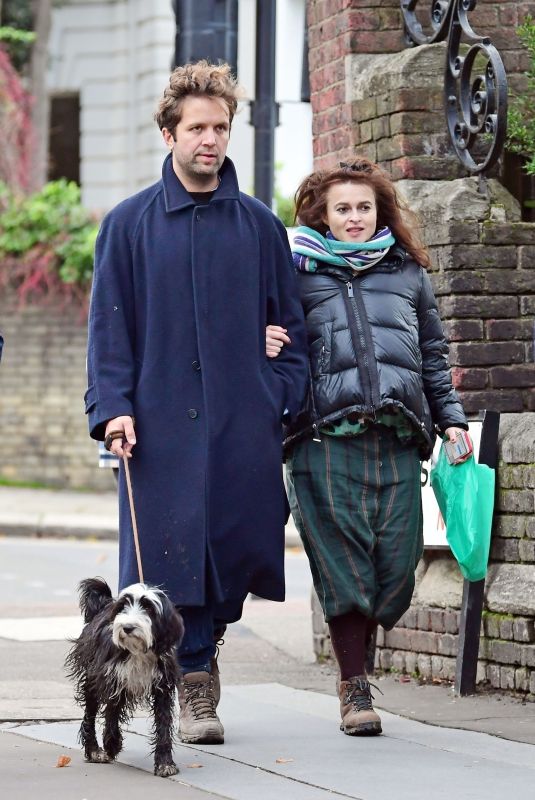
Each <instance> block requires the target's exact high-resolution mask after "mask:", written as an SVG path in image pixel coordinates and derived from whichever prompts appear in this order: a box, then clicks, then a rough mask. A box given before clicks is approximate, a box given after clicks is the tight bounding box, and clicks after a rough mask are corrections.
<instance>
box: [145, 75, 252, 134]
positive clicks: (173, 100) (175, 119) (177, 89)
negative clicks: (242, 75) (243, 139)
mask: <svg viewBox="0 0 535 800" xmlns="http://www.w3.org/2000/svg"><path fill="white" fill-rule="evenodd" d="M242 95H243V90H242V89H241V87H240V86H239V85H238V82H237V81H236V78H234V76H233V75H232V72H231V68H230V66H229V65H228V64H210V62H209V61H206V60H202V61H197V62H196V63H195V64H184V65H183V66H181V67H177V68H176V69H174V70H173V72H172V73H171V75H170V77H169V85H168V86H167V87H166V88H165V90H164V93H163V97H162V99H161V100H160V102H159V104H158V108H157V109H156V113H155V114H154V119H155V120H156V123H157V124H158V127H159V128H160V130H162V129H163V128H167V130H169V131H171V133H174V130H175V128H176V126H177V125H178V123H179V122H180V119H181V117H182V104H183V102H184V99H185V98H186V97H192V96H193V97H220V98H221V99H222V100H224V101H225V103H226V104H227V107H228V112H229V121H230V123H231V124H232V119H233V117H234V114H235V113H236V109H237V107H238V100H239V99H240V98H241V97H242Z"/></svg>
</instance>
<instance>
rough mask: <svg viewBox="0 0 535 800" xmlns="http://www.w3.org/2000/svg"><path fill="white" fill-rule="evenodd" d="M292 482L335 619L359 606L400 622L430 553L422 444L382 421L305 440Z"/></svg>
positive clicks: (299, 523)
mask: <svg viewBox="0 0 535 800" xmlns="http://www.w3.org/2000/svg"><path fill="white" fill-rule="evenodd" d="M286 481H287V488H288V499H289V502H290V508H291V510H292V515H293V518H294V521H295V524H296V527H297V529H298V531H299V534H300V536H301V538H302V540H303V545H304V548H305V551H306V553H307V556H308V558H309V561H310V567H311V570H312V578H313V581H314V587H315V589H316V592H317V595H318V598H319V601H320V603H321V606H322V608H323V612H324V614H325V619H326V620H327V622H328V621H329V620H330V619H332V618H333V617H337V616H339V615H340V614H345V613H347V612H348V611H355V610H357V611H360V612H361V613H362V614H364V615H365V616H366V617H369V618H373V619H375V620H377V621H378V622H379V623H380V624H381V625H382V626H383V627H384V628H386V629H390V628H392V627H393V626H394V625H395V623H396V622H397V621H398V619H399V618H400V617H401V616H402V615H403V614H404V612H405V611H406V610H407V608H408V607H409V605H410V602H411V598H412V594H413V591H414V570H415V569H416V565H417V564H418V561H419V560H420V558H421V555H422V552H423V532H422V500H421V489H420V458H419V455H418V450H417V448H416V447H415V446H413V445H412V444H401V443H400V442H399V440H398V439H397V437H396V435H395V433H394V432H393V431H391V430H389V429H387V428H382V427H379V426H377V427H374V428H371V429H369V430H367V431H366V432H365V433H362V434H360V435H359V436H353V437H342V436H339V437H336V436H325V435H324V436H322V438H321V441H320V442H317V441H313V440H312V439H305V440H302V441H299V442H297V443H296V444H295V445H294V447H293V448H292V450H291V452H290V454H289V456H288V458H287V462H286Z"/></svg>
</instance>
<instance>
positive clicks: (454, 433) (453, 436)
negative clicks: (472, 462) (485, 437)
mask: <svg viewBox="0 0 535 800" xmlns="http://www.w3.org/2000/svg"><path fill="white" fill-rule="evenodd" d="M444 433H445V434H446V436H447V437H448V440H449V441H450V442H451V443H452V444H455V442H456V441H457V439H458V438H460V437H461V436H465V437H466V438H467V439H468V442H469V443H470V451H469V452H468V453H466V455H464V456H462V458H458V459H457V460H456V461H455V463H456V464H462V463H463V462H464V461H468V459H469V458H470V457H471V456H472V455H473V452H474V445H473V443H472V439H471V438H470V434H469V433H468V431H465V430H463V429H461V428H446V430H445V431H444Z"/></svg>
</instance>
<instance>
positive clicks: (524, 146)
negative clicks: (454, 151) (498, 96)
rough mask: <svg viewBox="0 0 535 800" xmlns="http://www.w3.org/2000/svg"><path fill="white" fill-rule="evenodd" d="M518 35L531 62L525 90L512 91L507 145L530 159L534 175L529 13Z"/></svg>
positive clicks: (534, 81)
mask: <svg viewBox="0 0 535 800" xmlns="http://www.w3.org/2000/svg"><path fill="white" fill-rule="evenodd" d="M517 33H518V38H519V39H520V41H521V42H522V44H523V45H524V47H525V48H526V50H527V51H528V55H529V58H530V66H529V69H528V70H527V72H525V73H524V75H525V78H526V90H525V92H523V93H522V94H514V93H512V94H511V95H510V98H509V112H508V115H507V140H506V145H505V146H506V148H507V149H508V150H510V151H511V152H512V153H519V154H520V155H522V156H524V157H525V158H526V159H527V163H526V165H525V169H526V172H528V173H529V174H530V175H535V22H534V20H533V18H532V17H529V16H528V17H526V18H525V20H524V22H523V23H522V25H519V27H518V30H517Z"/></svg>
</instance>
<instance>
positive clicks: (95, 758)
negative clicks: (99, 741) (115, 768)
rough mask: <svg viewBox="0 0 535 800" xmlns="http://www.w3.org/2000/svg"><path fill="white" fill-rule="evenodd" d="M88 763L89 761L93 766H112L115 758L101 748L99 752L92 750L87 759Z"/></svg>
mask: <svg viewBox="0 0 535 800" xmlns="http://www.w3.org/2000/svg"><path fill="white" fill-rule="evenodd" d="M85 759H86V761H89V762H90V763H91V764H111V762H112V761H113V758H111V757H110V756H109V755H108V754H107V753H106V752H105V751H104V750H103V749H102V748H101V747H99V748H98V749H97V750H91V752H90V753H88V754H87V755H86V757H85Z"/></svg>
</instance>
